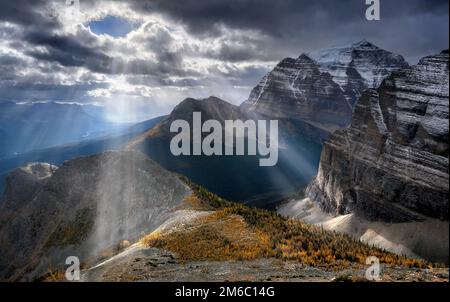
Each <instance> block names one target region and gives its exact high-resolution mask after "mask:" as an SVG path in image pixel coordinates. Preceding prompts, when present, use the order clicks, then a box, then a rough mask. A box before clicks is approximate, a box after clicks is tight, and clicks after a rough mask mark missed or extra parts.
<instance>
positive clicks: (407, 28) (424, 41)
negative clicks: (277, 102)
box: [133, 0, 449, 60]
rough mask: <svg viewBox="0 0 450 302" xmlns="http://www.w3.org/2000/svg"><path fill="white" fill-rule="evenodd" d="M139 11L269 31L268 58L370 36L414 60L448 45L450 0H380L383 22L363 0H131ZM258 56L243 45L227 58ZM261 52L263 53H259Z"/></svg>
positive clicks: (193, 24) (206, 28)
mask: <svg viewBox="0 0 450 302" xmlns="http://www.w3.org/2000/svg"><path fill="white" fill-rule="evenodd" d="M133 5H134V7H135V9H136V10H138V11H148V12H155V11H158V12H161V13H163V14H165V15H167V16H170V17H171V18H172V19H173V20H175V21H178V22H181V23H183V24H185V25H186V26H187V28H188V29H189V30H190V31H191V32H192V33H194V34H197V35H200V36H202V35H204V36H216V35H220V34H221V31H220V30H218V28H219V27H220V26H221V25H224V26H227V27H229V28H235V29H251V30H257V31H260V32H262V33H264V34H267V35H269V36H270V37H272V38H273V39H267V41H266V44H265V45H264V47H265V48H266V49H267V50H268V52H267V53H266V55H267V56H266V57H270V58H271V59H273V60H275V59H280V56H287V55H289V54H290V55H298V54H300V53H301V52H303V51H309V50H314V49H318V48H324V47H329V46H335V45H339V44H347V43H351V42H356V41H357V40H358V39H362V38H367V39H368V40H371V41H373V42H375V43H376V44H379V46H381V47H383V48H386V49H389V50H392V51H396V52H400V53H402V54H403V55H405V56H406V57H408V58H409V59H410V60H415V59H417V57H419V56H424V55H427V54H430V52H436V51H438V50H440V49H441V48H446V47H448V9H449V8H448V5H449V2H448V0H395V1H394V0H381V18H382V19H381V21H376V22H369V21H367V20H366V19H365V10H366V8H367V6H366V5H365V1H364V0H340V1H335V0H302V1H299V0H284V1H273V0H257V1H256V0H235V1H230V0H209V1H199V0H184V1H176V0H150V1H137V0H136V1H133ZM252 55H253V57H254V56H255V55H258V53H257V52H249V53H244V51H243V50H239V51H238V52H235V53H232V54H231V55H230V54H228V52H227V51H226V48H224V53H223V56H222V57H223V58H224V59H230V60H236V59H237V60H239V59H240V58H241V57H242V58H247V57H249V56H252ZM259 55H261V54H259Z"/></svg>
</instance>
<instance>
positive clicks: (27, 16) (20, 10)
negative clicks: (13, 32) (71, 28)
mask: <svg viewBox="0 0 450 302" xmlns="http://www.w3.org/2000/svg"><path fill="white" fill-rule="evenodd" d="M48 3H49V1H46V0H13V1H0V20H2V21H8V22H11V23H14V24H20V25H23V26H33V27H34V28H40V29H47V30H48V29H53V28H57V27H59V26H60V24H59V22H58V21H57V18H55V16H54V15H52V12H51V11H49V10H46V9H45V8H46V6H47V4H48Z"/></svg>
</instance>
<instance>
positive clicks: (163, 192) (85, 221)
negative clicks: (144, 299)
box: [0, 151, 190, 280]
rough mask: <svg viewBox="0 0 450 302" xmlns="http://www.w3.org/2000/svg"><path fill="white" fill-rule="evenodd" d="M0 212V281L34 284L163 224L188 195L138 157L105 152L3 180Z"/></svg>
mask: <svg viewBox="0 0 450 302" xmlns="http://www.w3.org/2000/svg"><path fill="white" fill-rule="evenodd" d="M8 181H9V184H8V189H7V192H6V194H5V200H4V202H3V204H2V207H1V209H0V279H2V280H17V279H22V278H24V279H32V278H34V277H36V276H39V275H40V274H42V273H45V272H46V271H47V269H48V268H50V267H53V268H54V267H62V266H64V262H65V259H66V257H68V256H78V257H79V258H80V260H81V261H85V260H89V259H90V258H95V257H97V256H98V255H99V254H100V253H101V252H103V251H106V250H109V249H113V248H114V247H116V246H117V245H118V244H119V243H120V242H121V241H123V240H128V241H130V242H133V241H134V240H136V239H139V238H140V236H142V235H143V234H146V233H147V232H149V231H152V230H154V229H155V228H157V227H158V226H159V225H161V224H162V223H163V222H164V221H165V220H166V219H168V217H170V215H171V212H172V210H173V209H174V208H175V207H177V206H178V205H180V204H181V203H182V202H183V200H184V198H185V196H187V195H188V194H189V192H190V189H188V187H187V186H186V185H185V184H184V183H183V182H182V181H181V180H180V179H179V178H178V176H176V175H174V174H172V173H170V172H168V171H166V170H164V169H162V168H161V167H160V166H158V165H157V164H155V163H154V162H153V161H151V160H149V159H148V158H147V157H145V156H144V155H143V154H141V153H138V152H133V151H122V152H107V153H104V154H101V155H95V156H90V157H84V158H78V159H74V160H71V161H68V162H65V163H64V164H63V165H62V166H61V167H59V168H58V169H57V170H55V167H53V166H49V165H45V164H34V165H32V166H28V167H26V168H21V169H18V170H16V171H15V172H13V173H12V174H11V176H10V177H9V178H8Z"/></svg>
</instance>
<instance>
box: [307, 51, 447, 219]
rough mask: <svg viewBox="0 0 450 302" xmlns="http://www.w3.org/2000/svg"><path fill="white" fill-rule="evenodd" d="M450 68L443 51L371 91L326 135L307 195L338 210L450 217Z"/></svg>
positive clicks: (400, 216) (377, 216)
mask: <svg viewBox="0 0 450 302" xmlns="http://www.w3.org/2000/svg"><path fill="white" fill-rule="evenodd" d="M448 72H449V56H448V51H445V52H443V53H441V54H438V55H434V56H429V57H425V58H423V59H422V60H421V61H420V62H419V64H418V65H416V66H413V67H412V68H406V69H402V70H400V71H397V72H394V73H393V74H392V75H391V76H389V77H388V78H387V79H386V80H385V81H384V82H383V84H382V85H381V86H380V87H379V88H378V89H377V90H369V91H367V92H366V93H365V94H364V95H363V97H361V98H360V100H359V101H358V103H357V105H356V109H355V113H354V115H353V121H352V124H351V126H350V128H348V129H347V130H345V131H338V132H336V133H335V134H334V135H332V136H331V138H330V139H329V140H328V141H327V142H326V143H325V146H324V150H323V152H322V158H321V162H320V168H319V172H318V175H317V178H316V179H315V181H314V182H313V183H312V184H311V185H310V186H309V187H308V190H307V194H308V196H309V197H310V198H311V199H313V200H315V201H316V202H318V203H319V204H320V205H321V206H322V208H323V209H325V210H327V211H328V212H331V213H334V214H347V213H351V212H356V213H358V214H359V215H361V216H363V217H365V218H367V219H369V220H375V221H378V220H382V221H388V222H408V221H421V220H423V219H425V218H426V217H432V218H436V219H441V220H447V221H448V219H449V216H448V181H449V177H448V176H449V173H448V172H449V171H448V155H449V149H448V118H449V100H448V98H449V91H448V84H449V74H448Z"/></svg>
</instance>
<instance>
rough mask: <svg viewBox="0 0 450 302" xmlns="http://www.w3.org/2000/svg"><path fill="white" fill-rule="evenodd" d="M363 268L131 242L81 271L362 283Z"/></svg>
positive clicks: (115, 277)
mask: <svg viewBox="0 0 450 302" xmlns="http://www.w3.org/2000/svg"><path fill="white" fill-rule="evenodd" d="M365 270H366V267H363V266H361V267H356V266H355V267H354V268H350V269H346V270H343V271H327V270H324V269H321V268H313V267H307V266H303V265H301V264H299V263H298V262H295V261H282V260H277V259H257V260H252V261H192V262H184V263H183V262H180V261H178V260H177V256H176V255H175V254H173V253H170V252H167V251H164V250H161V249H155V248H146V247H143V246H140V245H133V246H131V247H130V248H129V249H127V250H125V251H124V252H122V253H120V254H118V255H116V256H115V257H113V258H111V259H109V260H107V261H105V262H103V263H101V264H99V265H97V266H95V267H93V268H91V269H88V270H86V271H83V272H82V276H81V278H82V281H94V282H98V281H119V282H126V281H156V282H164V281H166V282H167V281H169V282H170V281H180V282H196V281H198V282H209V281H210V282H214V281H216V282H222V281H225V282H228V281H229V282H235V281H250V282H264V281H269V282H270V281H273V282H277V281H290V282H333V281H356V282H365V281H367V280H366V279H365V277H364V276H365ZM448 273H449V271H448V268H445V269H433V270H432V271H430V270H427V269H407V268H400V267H386V266H382V268H381V281H384V282H448V281H449V280H448V278H449V275H448Z"/></svg>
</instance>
